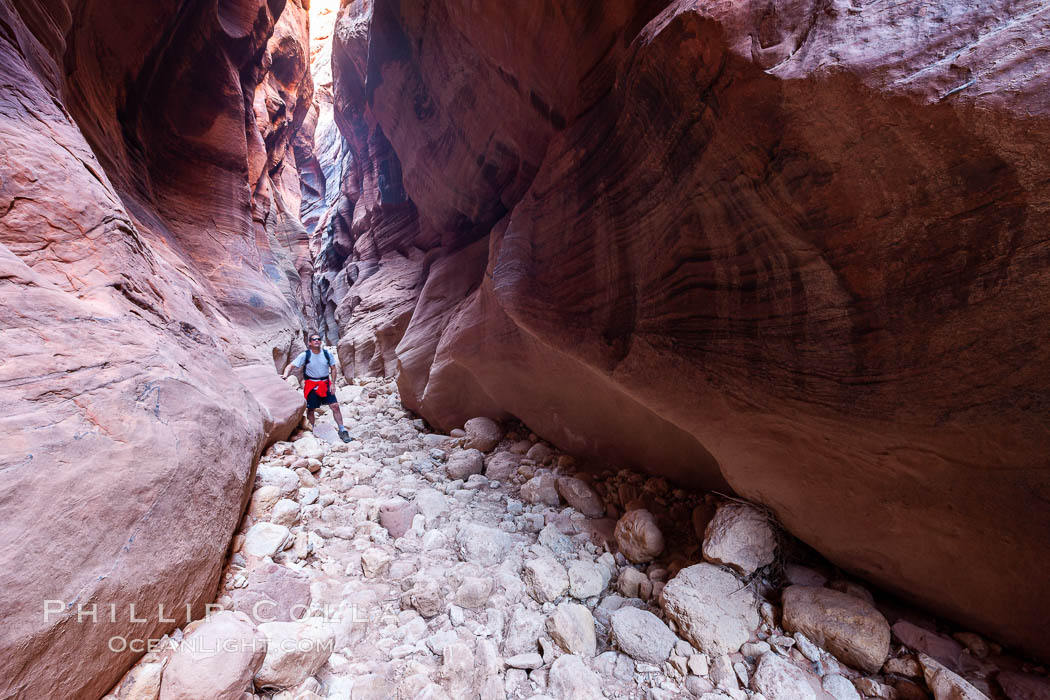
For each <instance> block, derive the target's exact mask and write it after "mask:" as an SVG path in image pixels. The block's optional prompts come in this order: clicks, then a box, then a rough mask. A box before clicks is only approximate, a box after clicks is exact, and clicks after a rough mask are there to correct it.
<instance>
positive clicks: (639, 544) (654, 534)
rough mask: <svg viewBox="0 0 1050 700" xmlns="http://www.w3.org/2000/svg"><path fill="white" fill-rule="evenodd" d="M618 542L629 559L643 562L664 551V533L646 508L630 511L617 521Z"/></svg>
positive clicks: (636, 562) (637, 562)
mask: <svg viewBox="0 0 1050 700" xmlns="http://www.w3.org/2000/svg"><path fill="white" fill-rule="evenodd" d="M615 537H616V544H617V546H618V547H619V548H620V551H621V552H623V555H624V556H625V557H627V560H628V561H631V562H634V563H635V564H643V563H645V562H649V561H652V560H653V559H655V558H656V557H658V556H659V555H660V554H661V553H662V552H663V551H664V535H663V533H662V532H660V527H659V526H658V525H657V524H656V518H654V517H653V514H652V513H650V512H649V511H647V510H645V509H638V510H632V511H628V512H627V513H625V514H624V515H623V517H621V518H620V519H619V520H618V521H617V522H616V531H615Z"/></svg>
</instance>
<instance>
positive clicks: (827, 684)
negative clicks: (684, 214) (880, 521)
mask: <svg viewBox="0 0 1050 700" xmlns="http://www.w3.org/2000/svg"><path fill="white" fill-rule="evenodd" d="M340 395H341V397H342V398H343V399H344V402H345V404H346V410H347V411H348V412H349V413H350V414H352V415H353V417H354V420H353V422H352V425H353V428H352V433H353V434H354V435H355V437H356V438H357V439H356V440H355V441H354V442H352V443H350V444H349V445H345V444H343V443H341V442H339V441H338V440H337V439H336V438H335V434H334V429H333V427H332V426H331V425H329V424H327V423H322V424H320V425H318V426H317V427H316V429H315V430H314V431H313V433H309V432H301V433H300V434H299V435H297V436H296V439H295V440H294V441H291V442H284V443H278V444H276V445H275V446H273V448H271V449H270V450H269V451H268V452H267V454H266V455H265V456H264V457H263V459H262V461H261V463H260V465H259V467H258V470H257V477H256V484H255V490H254V492H253V494H252V497H251V502H250V504H249V507H248V512H247V514H246V516H245V518H244V521H243V523H242V526H241V529H240V531H239V532H238V534H237V536H236V537H235V539H234V542H233V546H232V551H231V556H230V560H229V563H228V567H227V569H226V573H225V577H224V580H223V584H222V588H221V591H220V594H219V598H218V601H217V606H218V608H217V609H221V610H222V612H220V613H217V614H213V615H211V616H210V617H209V619H208V620H202V621H197V622H194V623H193V624H191V625H189V626H187V627H186V628H185V629H182V630H178V631H176V632H175V633H174V634H173V635H172V636H171V637H170V638H168V639H167V640H165V641H166V643H165V644H163V645H162V647H161V649H158V650H157V651H154V652H151V653H150V654H148V655H147V656H146V657H145V658H144V659H143V661H142V662H141V663H140V664H139V665H137V666H136V667H135V668H133V669H132V670H131V671H130V672H129V673H128V675H127V676H126V677H125V679H124V680H123V681H122V682H121V683H120V684H118V686H117V687H115V688H114V689H113V691H112V693H111V695H110V696H109V697H111V698H113V699H114V700H127V699H129V698H136V699H143V698H157V697H160V698H165V699H176V698H187V699H188V698H202V697H208V698H237V699H241V698H244V699H245V700H247V699H248V698H273V699H274V700H292V699H293V698H295V699H306V700H308V699H310V698H326V697H327V698H355V699H357V698H375V699H377V700H378V699H383V700H386V699H388V698H404V699H414V698H419V699H432V700H433V699H437V698H455V699H457V700H458V699H459V698H482V699H483V700H502V699H504V698H544V697H550V698H574V699H579V700H587V699H589V698H603V697H604V698H652V699H654V700H665V699H666V700H669V699H671V698H688V697H698V698H702V699H703V700H716V699H718V700H724V699H725V698H727V697H728V698H734V699H735V700H747V699H749V698H750V699H751V700H763V699H764V700H789V699H790V700H801V699H807V698H813V699H816V698H834V699H835V700H859V698H861V697H869V698H887V699H894V698H896V699H898V700H911V699H912V698H915V699H918V698H927V697H930V696H931V695H932V696H933V697H934V698H936V699H937V700H940V699H942V698H953V699H954V698H966V699H968V698H983V697H1010V698H1014V699H1016V698H1022V697H1043V696H1039V695H1037V694H1033V693H1038V692H1043V693H1045V692H1046V690H1047V688H1050V685H1048V684H1047V680H1046V678H1045V675H1046V671H1045V669H1042V668H1035V669H1032V668H1030V667H1025V666H1023V664H1021V663H1020V662H1017V661H1013V660H1010V659H1008V658H1007V657H1004V656H1003V655H1002V654H1001V651H1002V650H1001V649H998V648H997V647H996V646H995V645H994V644H991V643H989V642H986V641H985V640H983V639H981V638H980V637H978V636H977V635H973V634H967V633H961V634H957V635H955V638H952V637H949V636H944V635H942V634H939V633H938V629H937V627H936V625H934V624H932V623H931V622H929V621H926V620H923V619H922V618H920V617H918V616H917V615H915V614H914V613H911V612H909V611H905V610H901V609H900V608H899V607H898V606H895V605H894V604H893V603H892V602H890V601H876V600H875V598H874V597H873V595H872V593H871V592H869V591H868V590H866V589H865V588H864V587H862V586H861V585H859V584H858V583H856V582H854V581H850V580H847V579H844V578H842V577H840V576H839V577H835V576H834V575H833V574H834V571H833V569H831V568H830V567H827V566H826V565H824V564H821V563H820V562H816V563H815V564H814V562H812V561H811V562H809V563H810V566H803V565H801V564H799V563H795V562H792V561H790V560H789V554H790V552H791V551H793V548H792V547H791V546H790V542H788V541H786V540H785V539H784V537H783V535H782V534H780V533H779V530H778V528H777V527H776V523H775V522H773V521H772V519H771V518H770V516H769V515H768V514H767V513H766V512H764V511H762V510H760V509H758V508H755V507H753V506H752V505H750V504H747V503H743V502H738V501H735V500H731V499H728V498H725V497H721V496H717V495H715V494H694V493H687V492H685V491H683V490H681V489H676V488H673V487H672V486H671V485H670V484H668V483H667V482H666V481H665V480H663V479H659V478H647V477H645V476H643V475H641V474H638V473H635V472H631V471H627V470H619V471H614V470H606V471H599V472H597V473H594V472H585V471H583V470H581V469H578V466H579V465H578V464H577V461H576V460H575V459H574V458H573V457H571V456H569V455H564V454H559V453H558V452H557V451H556V450H554V449H552V448H551V447H550V446H548V445H546V444H544V443H543V442H542V441H540V440H539V439H538V438H537V437H536V436H535V435H531V434H529V433H528V431H527V429H525V428H523V427H520V426H519V427H517V428H515V429H511V430H510V431H505V430H504V428H503V427H501V426H500V425H498V424H497V423H495V422H493V421H491V420H489V419H486V418H476V419H473V420H471V421H468V422H467V424H466V426H464V429H463V430H457V431H453V433H452V435H451V436H445V435H435V434H430V433H427V432H426V428H425V426H424V425H423V423H422V422H421V421H419V420H414V419H413V418H412V417H411V416H410V415H409V414H407V413H406V412H405V411H404V410H403V409H402V407H401V405H400V402H399V399H398V395H397V392H396V389H395V386H394V384H393V383H392V382H390V381H387V380H379V379H369V380H355V382H354V384H353V385H351V386H346V387H343V388H342V389H340ZM326 438H330V439H326ZM820 569H823V570H824V573H821V572H820V571H819V570H820ZM829 575H831V578H830V579H829ZM775 581H776V583H775ZM891 622H892V623H893V624H892V626H891ZM230 640H234V642H233V643H231V642H230ZM220 642H221V643H220ZM216 649H218V651H216ZM1026 688H1027V689H1028V690H1025V689H1026ZM1032 688H1034V689H1036V690H1034V691H1033V690H1031V689H1032ZM1025 692H1028V693H1029V694H1028V695H1025V694H1024V693H1025Z"/></svg>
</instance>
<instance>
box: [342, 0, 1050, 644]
mask: <svg viewBox="0 0 1050 700" xmlns="http://www.w3.org/2000/svg"><path fill="white" fill-rule="evenodd" d="M504 5H505V4H499V3H496V4H491V6H486V7H485V8H484V9H480V10H479V9H477V8H478V6H477V4H476V3H469V4H468V3H464V2H458V1H457V0H440V1H438V2H430V3H426V4H425V5H421V4H419V3H411V2H397V1H396V0H380V1H379V2H376V3H374V5H373V4H371V3H349V4H347V5H346V6H344V8H343V13H342V16H341V18H340V28H341V30H340V31H338V32H337V43H336V48H335V53H334V54H333V56H334V58H333V61H334V65H335V67H336V68H337V70H336V82H335V104H336V118H337V121H338V123H339V125H340V127H341V129H342V131H343V134H344V135H345V137H346V139H347V142H348V143H349V144H350V150H351V151H352V152H353V153H354V158H355V161H354V162H355V165H354V168H357V169H359V170H361V171H365V172H374V173H378V177H377V178H376V180H375V182H374V183H371V182H369V181H368V179H367V178H362V179H361V180H360V181H359V182H360V183H362V184H359V185H357V189H356V190H355V192H356V193H357V194H356V196H357V197H359V198H355V197H350V198H349V200H348V203H351V204H353V205H354V206H353V207H349V206H344V209H343V210H342V211H341V212H340V216H342V217H343V218H344V219H346V220H347V221H349V222H352V225H350V226H348V227H346V229H345V231H348V233H346V232H344V233H342V234H340V235H342V236H343V238H342V239H340V241H341V242H340V243H339V246H340V247H341V248H342V249H343V250H344V251H351V252H348V253H347V254H348V257H347V258H346V260H345V262H343V263H341V267H340V268H339V271H338V272H333V273H332V274H333V276H334V277H337V278H341V279H342V283H341V286H338V287H335V286H333V290H335V292H334V293H333V294H331V296H329V299H330V300H331V301H334V302H336V304H337V308H336V309H335V311H334V313H333V317H334V318H335V319H336V321H337V322H338V323H339V325H340V328H341V331H342V339H341V341H340V348H341V349H342V350H345V351H346V352H345V353H344V355H343V357H344V362H346V363H348V364H347V369H349V370H352V371H356V372H358V373H364V372H371V373H392V372H394V371H400V378H399V385H400V388H401V393H402V397H403V399H404V400H405V401H406V403H409V404H410V405H411V407H412V408H414V409H415V410H417V411H419V412H420V413H421V414H422V415H423V416H424V417H425V418H426V419H427V420H428V421H430V422H431V423H432V424H434V425H436V426H440V427H442V428H445V429H449V428H453V427H457V426H460V425H462V424H463V422H464V421H465V420H466V419H468V418H470V417H473V416H475V415H489V416H493V417H499V416H506V415H514V416H516V417H518V418H520V419H522V420H523V421H525V422H526V423H527V424H528V425H530V426H531V427H532V428H533V429H534V430H535V431H536V432H537V433H539V434H541V435H543V437H545V438H547V439H549V440H551V441H553V442H555V443H557V444H558V445H560V446H561V447H563V448H565V449H568V450H573V451H583V452H591V453H596V454H600V455H603V456H606V457H610V458H613V459H615V460H617V461H622V462H630V463H633V464H636V465H639V466H641V467H643V468H646V469H648V470H650V471H653V472H660V473H664V474H667V475H669V476H672V477H674V478H675V479H677V480H679V481H682V482H687V483H696V484H702V485H708V486H711V485H719V484H725V483H728V485H729V486H730V487H731V488H733V489H734V490H735V491H736V492H737V493H740V494H742V495H743V496H745V497H747V498H751V499H754V500H757V501H760V502H762V503H765V504H767V505H769V506H771V507H772V508H773V509H774V510H775V511H776V513H777V515H778V516H779V517H780V518H781V520H782V521H783V522H784V524H785V525H786V526H787V527H788V529H789V530H790V531H791V532H793V533H794V534H796V535H798V536H799V537H801V538H802V539H803V540H805V541H806V542H808V543H809V544H811V545H813V546H814V547H816V548H817V549H818V550H820V551H821V552H822V553H824V554H825V555H827V556H828V557H829V558H831V559H832V560H833V561H834V562H836V563H837V564H839V565H841V566H842V567H843V568H845V569H847V570H849V571H851V572H854V573H856V574H859V575H862V576H864V577H866V578H867V579H869V580H871V581H874V582H876V583H877V584H879V585H881V586H883V587H885V588H887V589H889V590H892V591H895V592H898V593H900V594H902V595H905V596H907V597H909V598H910V599H912V600H914V601H917V602H919V603H921V604H923V605H924V606H927V607H928V608H931V609H933V610H935V611H937V612H940V613H942V614H944V615H947V616H949V617H952V618H955V619H956V620H958V621H960V622H962V623H963V624H966V625H968V626H971V627H974V628H977V629H980V630H983V631H986V632H988V633H990V634H992V635H993V636H995V637H997V638H999V639H1001V640H1004V641H1006V642H1008V643H1010V644H1015V645H1019V646H1021V647H1023V648H1024V649H1026V650H1027V651H1029V652H1030V653H1034V654H1037V655H1041V656H1042V657H1044V658H1046V657H1050V647H1048V646H1047V642H1046V638H1045V636H1043V635H1042V632H1041V630H1042V629H1043V628H1044V627H1045V625H1046V623H1047V622H1050V619H1048V617H1047V607H1046V605H1045V594H1046V590H1045V578H1046V577H1045V576H1044V575H1030V574H1031V573H1032V565H1033V563H1037V562H1043V561H1045V558H1046V555H1047V552H1048V540H1047V533H1048V532H1050V509H1048V508H1047V507H1046V504H1047V500H1048V497H1050V474H1048V467H1047V458H1046V455H1047V454H1048V453H1050V452H1048V448H1050V431H1048V427H1047V426H1048V422H1047V418H1048V415H1047V405H1048V404H1047V397H1048V391H1050V371H1048V370H1047V366H1048V362H1047V360H1048V358H1047V354H1048V350H1047V348H1050V343H1048V341H1050V338H1048V336H1050V326H1048V324H1047V323H1045V322H1044V321H1045V316H1046V312H1045V310H1046V308H1047V303H1048V301H1050V277H1048V276H1047V274H1046V260H1047V256H1048V252H1050V205H1048V202H1050V162H1048V161H1047V159H1046V158H1045V157H1044V154H1045V153H1047V152H1048V146H1050V89H1048V88H1050V85H1048V82H1050V80H1048V77H1047V76H1050V71H1048V70H1047V65H1046V50H1047V48H1050V15H1048V14H1047V12H1046V11H1045V9H1042V8H1040V7H1037V6H1036V5H1034V4H1024V3H1014V2H990V3H989V2H984V3H977V2H970V1H966V2H957V3H951V4H950V5H942V6H937V7H933V6H930V5H927V4H922V3H918V2H903V3H896V4H894V5H893V6H892V7H890V6H884V5H883V4H880V3H853V4H850V3H847V2H831V3H815V2H808V1H800V2H796V3H776V4H775V6H774V4H766V5H762V4H759V3H700V2H684V1H683V2H675V3H671V4H669V5H668V4H666V3H649V2H643V1H642V0H639V1H638V2H630V1H629V0H620V1H619V2H613V3H602V4H601V5H600V7H599V5H598V4H594V9H593V11H590V10H582V9H580V8H579V5H578V4H575V3H562V2H556V1H555V0H548V1H545V2H536V3H527V4H524V3H522V4H512V5H513V7H511V6H504ZM424 8H425V10H424ZM340 120H341V121H340ZM387 144H389V149H388V148H387ZM395 164H396V166H397V167H396V168H395V167H394V165H395ZM397 172H400V181H399V182H394V183H392V184H391V183H390V182H389V180H397V177H396V173H397ZM384 173H386V174H387V175H388V176H389V179H388V181H387V185H386V186H385V187H384V185H383V184H382V183H383V174H384ZM395 185H403V189H404V192H405V194H407V197H408V199H409V200H410V202H411V205H412V208H411V209H410V210H406V209H405V207H407V206H408V204H407V203H403V201H402V200H403V197H402V196H401V194H400V188H399V187H397V186H395ZM387 193H392V194H390V196H389V198H387ZM376 202H378V203H379V204H378V206H377V205H376ZM388 202H389V206H388ZM398 207H401V209H398ZM401 211H408V212H409V214H406V215H404V216H403V218H398V214H397V213H398V212H401ZM1036 568H1037V569H1045V566H1042V567H1041V566H1040V565H1039V564H1036ZM1020 572H1027V573H1024V574H1022V573H1020Z"/></svg>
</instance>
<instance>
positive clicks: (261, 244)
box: [0, 0, 314, 698]
mask: <svg viewBox="0 0 1050 700" xmlns="http://www.w3.org/2000/svg"><path fill="white" fill-rule="evenodd" d="M306 24H307V16H306V10H305V8H304V7H302V6H301V5H300V3H299V2H298V0H289V1H288V2H287V3H285V2H283V0H272V1H271V2H269V3H267V2H264V1H263V0H219V2H217V3H202V2H190V3H187V2H177V1H175V0H172V1H161V2H150V3H136V2H112V1H110V0H106V1H102V0H97V1H96V0H83V1H80V2H63V1H61V0H59V1H55V2H50V1H49V2H35V1H34V0H26V1H24V2H12V1H11V0H0V113H2V115H3V118H2V119H0V143H3V153H2V154H0V353H2V355H3V357H4V362H3V363H2V364H0V431H2V434H3V435H4V438H3V440H0V513H2V515H3V517H2V518H0V521H2V526H0V532H2V534H3V539H4V541H5V542H7V543H9V545H10V546H8V547H5V548H4V551H3V554H0V608H2V609H3V611H4V613H3V617H4V624H3V629H2V631H0V658H2V659H3V663H2V667H3V673H2V674H0V696H3V697H37V698H39V697H77V698H88V697H99V696H101V695H102V694H103V693H104V692H105V691H106V689H107V688H109V687H110V686H111V685H112V684H113V682H114V681H115V680H116V679H117V678H119V677H120V675H121V673H122V672H123V671H124V670H125V669H126V668H127V667H128V666H129V665H130V664H131V662H132V661H133V660H134V659H135V658H137V657H138V656H140V655H141V654H142V652H143V651H144V644H145V643H146V641H147V640H149V639H156V638H158V637H160V636H161V635H162V634H163V633H164V632H167V631H170V630H171V629H173V628H174V627H175V626H176V623H177V624H185V621H186V618H187V615H188V614H189V615H190V616H191V617H199V616H200V614H201V613H202V612H203V605H204V603H205V602H207V601H210V600H212V598H213V596H214V594H215V590H216V587H217V584H218V581H219V573H220V567H221V565H222V561H223V556H224V553H225V552H226V550H227V547H228V544H229V541H230V537H231V534H232V531H233V528H234V527H235V525H236V523H237V522H238V520H239V518H240V515H241V512H242V510H243V506H244V503H245V500H246V498H247V494H248V489H249V487H250V478H249V477H250V475H251V473H252V470H253V467H254V464H255V460H256V458H257V456H258V454H259V453H260V451H261V449H262V448H263V447H264V445H265V444H267V443H268V442H272V441H273V440H275V439H280V438H283V437H284V436H286V435H287V434H288V433H289V432H290V431H291V429H292V427H294V425H295V424H296V422H297V421H298V417H299V412H300V406H301V403H302V401H301V398H300V397H299V396H298V395H297V394H296V393H295V392H294V391H292V390H291V389H290V388H289V387H288V386H287V385H285V384H284V383H283V382H281V381H280V379H279V378H278V376H277V374H276V372H275V371H274V364H275V362H276V363H278V364H281V363H283V362H284V361H285V360H286V358H287V356H288V353H289V352H290V351H291V350H292V349H293V346H294V345H295V344H296V343H299V344H300V345H301V337H300V335H299V329H300V328H301V327H303V326H305V325H306V322H307V321H308V319H309V316H310V315H312V309H313V305H314V303H313V301H312V297H311V295H312V293H313V292H312V289H311V287H310V284H309V281H310V278H309V275H310V273H311V269H310V254H309V249H308V242H307V237H306V233H305V230H303V228H302V226H301V225H300V224H299V221H298V212H299V199H300V185H299V180H298V174H297V171H296V167H295V162H294V158H293V157H292V154H291V150H290V149H289V148H288V145H289V143H290V141H291V139H292V137H293V136H294V134H295V132H296V130H297V128H298V126H299V125H300V124H301V123H302V121H303V119H304V118H305V116H306V113H307V110H308V109H309V105H310V101H311V92H312V88H311V79H310V76H309V72H308V65H309V59H308V52H307V50H306V49H305V42H306ZM132 606H134V607H132ZM161 606H163V607H161ZM187 608H188V609H189V611H188V612H187ZM131 642H134V643H133V644H132V643H131Z"/></svg>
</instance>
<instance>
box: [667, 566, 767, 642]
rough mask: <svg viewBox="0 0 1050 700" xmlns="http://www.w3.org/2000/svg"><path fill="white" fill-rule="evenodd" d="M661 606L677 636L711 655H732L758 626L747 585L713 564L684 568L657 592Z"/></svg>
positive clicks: (755, 605) (754, 604) (757, 618)
mask: <svg viewBox="0 0 1050 700" xmlns="http://www.w3.org/2000/svg"><path fill="white" fill-rule="evenodd" d="M660 607H662V608H663V609H664V612H665V613H666V614H667V617H668V618H670V619H671V620H674V622H675V624H676V625H677V626H678V631H679V633H680V634H681V635H682V636H683V637H685V638H686V639H687V640H689V641H690V642H691V643H692V644H693V646H695V647H697V648H698V649H700V650H701V651H704V652H706V653H708V654H709V655H712V656H721V655H723V654H731V653H733V652H735V651H737V650H738V649H740V647H741V645H742V644H743V643H744V642H746V641H747V640H748V638H749V637H750V636H751V632H752V631H753V630H754V629H755V628H757V627H758V623H759V616H758V609H757V607H758V600H757V598H756V597H755V594H754V592H753V591H752V590H751V588H750V587H749V586H744V585H743V584H742V583H741V582H740V580H739V579H737V577H736V576H734V575H733V574H731V573H729V572H728V571H726V570H725V569H722V568H719V567H717V566H715V565H714V564H708V563H706V562H705V563H702V564H696V565H694V566H689V567H686V568H685V569H682V570H681V571H679V572H678V574H677V575H676V576H675V577H674V578H672V579H671V580H670V581H668V582H667V585H665V586H664V587H663V590H662V591H661V592H660Z"/></svg>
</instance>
